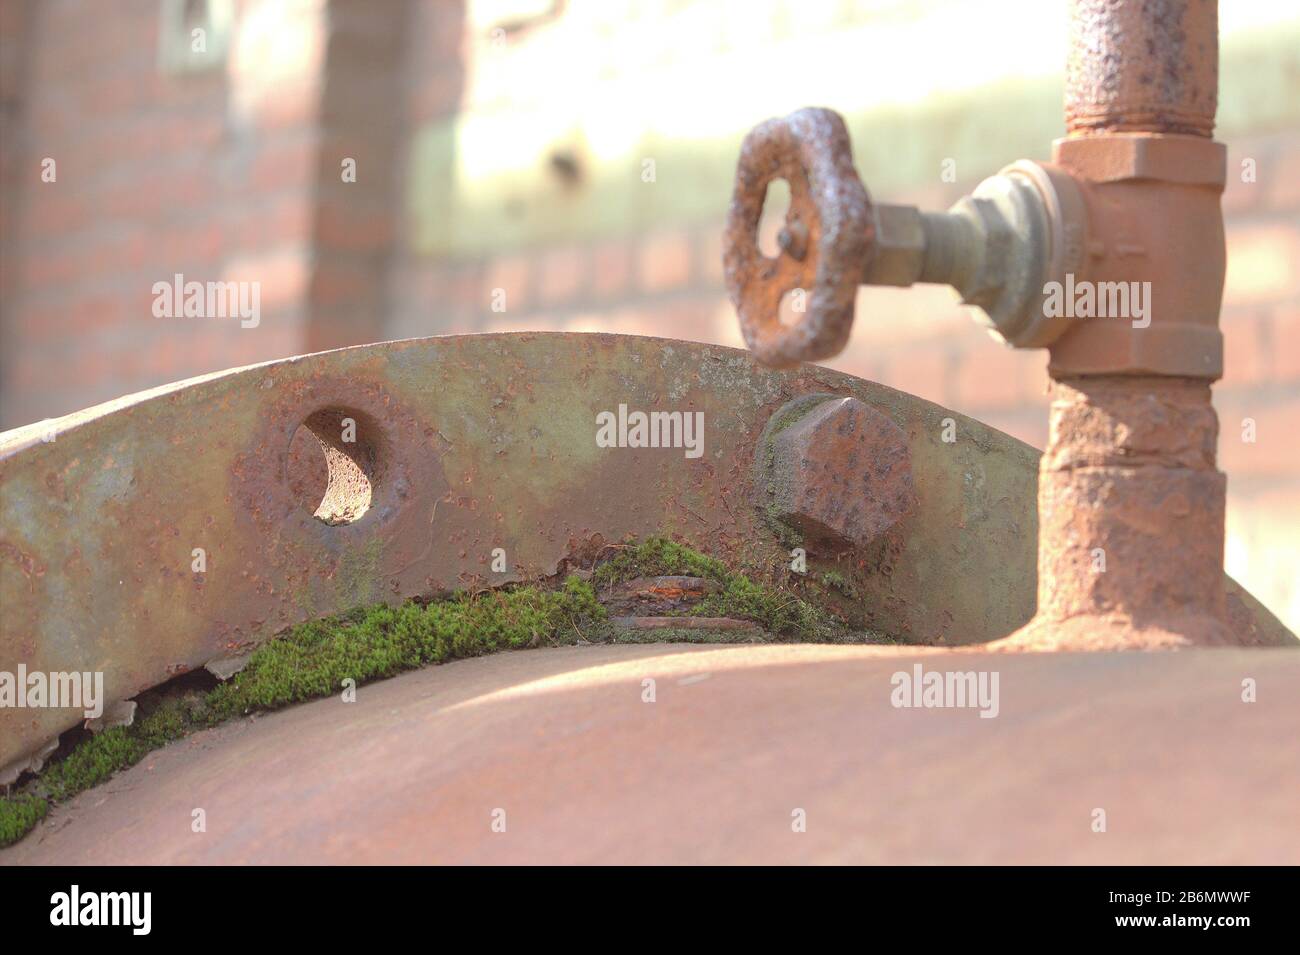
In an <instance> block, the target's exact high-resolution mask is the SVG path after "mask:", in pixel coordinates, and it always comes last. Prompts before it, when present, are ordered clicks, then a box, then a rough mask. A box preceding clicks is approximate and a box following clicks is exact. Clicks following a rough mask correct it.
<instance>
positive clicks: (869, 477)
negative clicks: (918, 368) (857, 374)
mask: <svg viewBox="0 0 1300 955" xmlns="http://www.w3.org/2000/svg"><path fill="white" fill-rule="evenodd" d="M761 447H762V451H761V452H760V458H759V463H760V471H761V472H762V474H761V478H762V479H761V481H760V488H761V489H762V491H763V492H764V494H765V501H764V506H765V507H767V508H769V513H770V514H771V516H772V517H774V518H776V519H777V520H779V521H781V522H782V523H784V524H786V525H788V526H790V527H792V528H794V529H795V530H797V531H799V532H800V533H801V534H802V535H803V536H804V539H805V541H806V542H807V543H808V544H809V545H811V546H812V547H814V548H817V549H825V550H829V551H843V550H849V549H852V548H855V547H865V546H866V545H868V544H870V543H871V542H872V541H875V540H876V539H878V538H879V537H880V536H881V535H882V534H884V533H885V532H886V531H887V530H889V529H890V528H891V527H893V526H894V525H895V524H897V523H898V522H899V521H900V520H902V519H903V517H905V516H906V515H907V514H908V513H909V512H910V511H911V510H912V509H913V507H915V504H916V493H915V490H914V488H913V484H912V461H911V452H910V451H909V449H908V445H907V435H906V434H905V433H904V431H903V429H902V428H900V427H899V426H898V425H896V424H895V423H894V422H893V421H892V420H890V419H889V418H888V417H887V416H886V415H884V414H882V413H881V412H879V411H876V410H875V409H874V408H872V407H870V406H869V405H866V404H864V403H863V402H861V401H859V400H858V399H857V398H845V397H840V396H837V395H804V396H802V397H800V398H796V399H794V400H793V401H791V402H789V403H787V404H786V405H784V406H783V407H782V408H781V409H780V410H779V411H778V412H777V413H776V414H775V415H773V416H772V419H771V420H770V421H769V422H768V427H767V429H766V432H765V434H764V441H763V442H762V445H761Z"/></svg>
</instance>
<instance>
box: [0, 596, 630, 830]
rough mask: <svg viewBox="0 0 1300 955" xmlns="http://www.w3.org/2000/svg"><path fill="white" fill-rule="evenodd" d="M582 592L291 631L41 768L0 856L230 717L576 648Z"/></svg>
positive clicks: (417, 610)
mask: <svg viewBox="0 0 1300 955" xmlns="http://www.w3.org/2000/svg"><path fill="white" fill-rule="evenodd" d="M604 617H605V610H604V608H603V607H601V605H600V603H599V602H598V601H597V600H596V594H595V591H593V590H592V587H591V585H590V584H588V583H585V582H584V581H582V580H579V579H578V578H577V577H570V578H569V579H568V580H566V581H565V582H564V584H563V585H562V586H561V587H560V588H558V589H555V590H546V589H542V588H540V587H534V586H527V587H516V588H513V589H509V590H498V591H491V592H488V593H483V594H459V595H457V596H454V597H451V598H448V599H446V600H441V601H437V602H435V603H430V604H419V603H415V602H412V603H407V604H405V605H403V606H401V607H389V606H385V605H383V604H378V605H375V606H370V607H363V608H359V609H356V610H352V611H348V612H347V613H343V614H338V615H336V616H333V617H328V618H326V619H323V620H315V621H312V622H310V623H304V624H300V625H298V626H296V627H293V628H292V629H291V630H289V632H288V633H286V634H285V635H283V636H282V637H279V638H277V639H275V640H272V641H270V642H268V643H265V644H263V645H262V646H260V647H258V648H257V649H256V650H255V651H253V653H252V655H251V656H250V658H249V661H248V666H247V667H245V669H244V670H242V671H241V672H240V673H238V674H237V675H236V676H235V677H234V678H233V679H232V680H230V681H229V682H227V683H223V684H221V685H219V686H217V687H214V688H213V689H212V690H210V691H208V692H207V693H199V692H194V691H192V692H189V693H184V694H178V695H173V696H170V697H166V698H163V699H161V700H159V701H157V702H156V703H155V704H154V705H153V706H152V707H151V708H149V709H148V711H147V712H143V710H144V709H145V708H144V706H142V707H141V710H142V712H141V713H140V714H139V715H138V717H137V719H136V721H135V723H134V724H133V725H131V726H124V727H114V728H112V729H108V730H105V731H104V732H102V733H99V734H97V735H95V736H92V737H90V738H89V739H86V740H84V741H83V742H82V743H80V744H79V745H78V746H76V747H75V748H74V749H73V750H72V751H71V752H69V753H68V755H67V756H66V757H64V758H63V759H61V760H58V761H57V762H54V763H52V764H51V765H50V766H49V767H48V768H47V769H46V771H45V772H44V774H42V775H41V776H40V777H39V778H38V779H36V780H35V781H34V782H32V783H31V784H29V786H28V787H27V789H28V791H27V792H24V793H21V794H17V795H12V796H8V797H5V798H3V799H0V846H5V845H9V844H11V843H13V842H16V841H17V840H18V839H20V838H21V837H22V836H23V835H24V834H25V833H26V832H27V831H28V830H30V829H31V828H32V827H33V826H34V825H36V823H37V822H39V821H40V819H41V818H43V817H44V815H45V812H46V810H47V807H48V804H49V803H51V802H62V801H64V800H67V799H70V798H72V797H73V796H75V795H77V794H78V793H80V792H84V791H85V790H87V789H90V788H92V787H93V786H96V785H98V784H99V783H102V782H104V781H105V780H107V779H108V778H109V777H111V776H112V775H113V774H114V773H117V772H120V771H121V770H123V769H126V768H127V767H129V766H133V765H134V764H135V763H137V762H139V761H140V760H141V759H143V758H144V756H145V755H146V754H148V753H150V752H151V751H153V750H155V749H158V748H160V747H162V746H165V745H166V744H167V743H170V742H172V741H174V740H177V739H180V738H182V737H184V736H187V735H188V734H190V733H193V732H195V731H197V730H200V729H205V728H207V727H210V726H215V725H217V724H218V723H221V722H224V721H225V720H228V719H230V718H232V717H236V716H241V715H243V714H246V713H252V712H255V711H261V710H274V709H278V708H280V707H283V706H288V705H290V704H293V703H298V702H302V701H304V700H309V699H314V698H317V697H322V696H327V695H329V694H331V693H337V692H340V690H341V688H342V686H343V681H344V680H348V679H351V680H354V681H355V682H356V684H357V685H361V684H362V683H366V682H368V681H371V680H378V679H383V678H384V677H389V676H393V675H395V674H397V673H401V672H402V671H404V670H412V669H415V668H417V667H421V666H425V665H428V664H431V663H443V662H445V661H447V660H454V659H459V658H463V657H471V656H479V655H481V654H484V653H491V652H493V651H495V650H505V649H515V648H520V647H531V646H538V645H541V644H551V645H558V644H562V643H575V642H577V641H578V640H582V639H585V638H586V634H585V633H584V628H585V629H586V630H587V631H591V630H592V629H593V627H598V626H599V625H600V623H601V621H603V620H604Z"/></svg>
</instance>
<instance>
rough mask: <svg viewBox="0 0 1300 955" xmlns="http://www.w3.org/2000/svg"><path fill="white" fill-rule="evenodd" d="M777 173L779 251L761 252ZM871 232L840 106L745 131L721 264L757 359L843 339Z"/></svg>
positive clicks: (778, 358)
mask: <svg viewBox="0 0 1300 955" xmlns="http://www.w3.org/2000/svg"><path fill="white" fill-rule="evenodd" d="M774 179H784V180H785V181H786V182H787V183H789V185H790V210H789V212H788V213H787V214H786V221H785V227H784V228H783V229H782V230H781V234H780V237H779V239H778V244H779V245H780V247H781V251H780V252H779V253H778V254H777V256H776V258H768V257H767V256H765V255H763V253H762V252H761V251H759V248H758V223H759V218H760V217H761V216H762V213H763V203H764V200H765V199H766V197H767V187H768V184H769V183H771V182H772V180H774ZM874 238H875V235H874V217H873V215H872V211H871V199H870V197H869V196H868V195H867V190H866V188H865V187H864V186H863V185H862V180H860V179H859V178H858V174H857V172H856V170H854V168H853V153H852V148H851V146H850V145H849V135H848V131H847V130H846V129H845V128H844V121H843V120H842V119H841V118H840V116H839V114H837V113H834V112H832V111H831V110H828V109H818V108H808V109H801V110H799V111H798V112H795V113H791V114H790V115H789V116H786V117H785V118H783V119H771V120H768V121H767V122H765V123H763V124H761V125H759V126H756V127H754V129H753V130H752V131H750V133H749V135H748V136H746V137H745V141H744V143H743V144H742V145H741V149H740V161H739V163H738V164H737V167H736V188H735V191H734V192H733V193H732V197H731V208H730V210H729V212H728V215H727V229H726V233H725V235H724V238H723V244H724V253H723V266H724V270H725V274H726V281H727V290H728V292H729V293H730V294H731V301H732V304H733V305H735V306H736V311H737V312H738V313H739V315H740V328H741V331H742V332H743V333H744V336H745V344H746V345H748V346H749V349H750V350H751V351H752V352H753V353H754V355H755V356H756V357H757V358H758V360H759V361H761V362H762V363H763V364H765V365H770V366H772V367H775V368H788V367H790V366H792V365H795V364H798V363H799V362H800V361H816V360H818V359H822V358H829V357H831V356H833V355H835V354H838V353H839V352H840V351H841V350H842V349H843V348H844V345H845V343H846V342H847V341H848V337H849V332H850V330H851V329H852V327H853V302H854V298H855V296H856V295H857V291H858V285H859V284H860V283H861V282H862V274H863V268H864V266H865V265H866V263H867V261H868V258H869V255H870V253H871V250H872V243H873V241H874ZM796 289H802V290H803V291H804V293H805V300H804V301H805V308H804V310H803V313H802V314H801V315H798V316H797V320H796V321H795V322H794V323H793V324H790V325H787V324H785V323H783V322H782V321H781V317H780V307H781V300H782V298H784V296H785V295H786V293H788V292H793V291H794V290H796Z"/></svg>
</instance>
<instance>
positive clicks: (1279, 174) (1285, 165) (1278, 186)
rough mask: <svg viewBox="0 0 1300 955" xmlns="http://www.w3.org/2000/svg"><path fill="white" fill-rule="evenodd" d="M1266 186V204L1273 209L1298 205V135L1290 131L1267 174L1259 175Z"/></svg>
mask: <svg viewBox="0 0 1300 955" xmlns="http://www.w3.org/2000/svg"><path fill="white" fill-rule="evenodd" d="M1260 180H1261V182H1264V184H1265V185H1266V186H1267V187H1268V190H1269V192H1268V205H1269V208H1271V209H1273V210H1275V211H1276V210H1281V209H1291V208H1295V207H1296V206H1300V136H1298V135H1296V134H1295V133H1294V132H1293V133H1291V134H1290V135H1289V136H1288V137H1287V139H1286V140H1285V143H1284V145H1283V147H1282V149H1281V150H1280V151H1279V154H1278V156H1277V158H1276V159H1275V160H1274V163H1273V168H1272V169H1270V170H1269V172H1268V176H1267V177H1265V176H1260Z"/></svg>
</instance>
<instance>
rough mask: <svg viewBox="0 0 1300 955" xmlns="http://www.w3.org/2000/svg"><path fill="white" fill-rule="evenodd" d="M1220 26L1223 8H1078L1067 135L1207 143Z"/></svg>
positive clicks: (1097, 1)
mask: <svg viewBox="0 0 1300 955" xmlns="http://www.w3.org/2000/svg"><path fill="white" fill-rule="evenodd" d="M1218 26H1219V5H1218V0H1072V2H1071V9H1070V55H1069V59H1068V61H1067V63H1066V74H1065V122H1066V127H1067V129H1069V131H1070V132H1071V133H1087V132H1094V131H1117V132H1118V131H1137V130H1150V131H1155V132H1165V133H1187V134H1192V135H1198V136H1209V135H1210V134H1211V132H1212V131H1213V129H1214V113H1215V110H1216V109H1217V107H1218V94H1219V45H1218Z"/></svg>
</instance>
